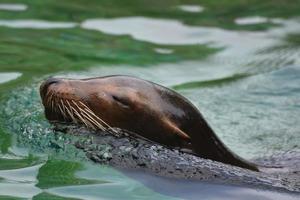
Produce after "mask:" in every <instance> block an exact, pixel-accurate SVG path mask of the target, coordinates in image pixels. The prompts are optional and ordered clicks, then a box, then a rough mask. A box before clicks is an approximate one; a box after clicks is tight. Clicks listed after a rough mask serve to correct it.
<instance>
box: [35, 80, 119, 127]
mask: <svg viewBox="0 0 300 200" xmlns="http://www.w3.org/2000/svg"><path fill="white" fill-rule="evenodd" d="M67 81H68V80H63V79H57V78H49V79H47V80H46V81H45V82H43V83H42V84H41V86H40V96H41V99H42V103H43V105H44V108H45V115H46V118H47V119H48V120H49V121H50V122H51V123H55V122H60V123H61V122H64V123H74V124H82V125H85V126H86V127H87V128H91V129H93V130H97V129H100V130H102V131H109V130H114V129H113V128H112V127H111V126H110V125H109V124H108V123H107V122H105V121H104V120H103V119H101V118H100V117H99V116H98V115H96V114H95V113H94V112H93V111H92V109H90V108H89V106H88V104H87V103H85V102H84V101H83V100H82V99H81V98H79V97H78V96H76V95H75V94H74V88H71V87H70V86H69V85H68V88H67V89H68V90H67V89H66V84H64V85H63V86H59V84H63V83H66V82H67ZM68 91H69V92H68ZM70 91H71V92H70Z"/></svg>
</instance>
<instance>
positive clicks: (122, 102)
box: [112, 95, 130, 108]
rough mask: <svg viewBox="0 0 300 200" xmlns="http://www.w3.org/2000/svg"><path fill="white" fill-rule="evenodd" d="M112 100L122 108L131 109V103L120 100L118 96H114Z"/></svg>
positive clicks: (123, 99)
mask: <svg viewBox="0 0 300 200" xmlns="http://www.w3.org/2000/svg"><path fill="white" fill-rule="evenodd" d="M112 98H113V99H114V100H115V101H116V102H117V103H118V104H120V105H121V106H123V107H125V108H130V102H129V101H128V100H127V99H125V98H120V97H118V96H115V95H112Z"/></svg>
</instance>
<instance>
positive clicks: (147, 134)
mask: <svg viewBox="0 0 300 200" xmlns="http://www.w3.org/2000/svg"><path fill="white" fill-rule="evenodd" d="M40 95H41V98H42V103H43V105H44V107H45V115H46V118H47V119H48V120H49V121H50V122H55V121H59V122H73V123H81V124H84V125H85V126H87V127H89V128H92V129H101V130H108V129H109V130H114V129H113V127H118V128H121V129H124V130H128V131H130V132H132V133H135V134H137V135H140V136H142V137H144V138H146V139H149V140H151V141H154V142H157V143H160V144H163V145H166V146H168V147H171V148H180V149H185V150H188V151H190V152H191V153H193V154H196V155H198V156H199V157H202V158H206V159H211V160H215V161H219V162H223V163H227V164H231V165H235V166H239V167H242V168H247V169H250V170H254V171H258V167H257V166H256V165H254V164H252V163H250V162H248V161H246V160H244V159H242V158H240V157H239V156H237V155H236V154H234V153H233V152H231V151H230V150H229V149H228V148H227V147H226V146H225V145H224V144H223V143H222V142H221V140H220V139H219V138H218V137H217V135H216V134H215V133H214V131H213V130H212V129H211V128H210V126H209V125H208V123H207V122H206V121H205V120H204V118H203V116H202V115H201V113H200V112H199V110H198V109H197V108H196V107H195V106H194V105H193V104H192V103H191V102H190V101H188V100H187V99H186V98H185V97H183V96H182V95H180V94H178V93H176V92H175V91H173V90H171V89H168V88H166V87H163V86H161V85H158V84H156V83H153V82H150V81H146V80H142V79H139V78H136V77H131V76H121V75H114V76H105V77H97V78H90V79H79V80H76V79H59V78H49V79H48V80H46V81H44V82H43V83H42V84H41V86H40Z"/></svg>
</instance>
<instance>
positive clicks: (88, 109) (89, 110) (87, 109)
mask: <svg viewBox="0 0 300 200" xmlns="http://www.w3.org/2000/svg"><path fill="white" fill-rule="evenodd" d="M79 103H80V104H81V105H82V106H84V107H85V108H86V109H85V110H86V111H87V112H89V113H90V114H91V115H93V116H94V117H95V118H96V119H98V120H99V121H101V122H102V123H103V124H104V125H106V126H107V127H108V128H109V129H111V130H112V131H114V132H116V133H117V131H116V130H114V129H113V128H112V127H111V126H110V125H108V124H107V123H106V122H105V121H104V120H102V119H101V118H100V117H98V116H97V115H96V114H95V113H94V112H93V111H91V109H90V108H89V107H87V106H86V105H85V104H84V103H82V102H81V101H79ZM75 104H76V103H75ZM76 105H77V104H76Z"/></svg>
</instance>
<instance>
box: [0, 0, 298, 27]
mask: <svg viewBox="0 0 300 200" xmlns="http://www.w3.org/2000/svg"><path fill="white" fill-rule="evenodd" d="M10 3H23V4H25V5H27V6H28V9H27V10H26V11H23V12H18V13H17V14H16V12H11V11H2V12H1V13H0V18H2V19H32V18H39V19H45V20H52V21H56V20H60V21H76V22H80V21H82V20H85V19H88V18H100V17H101V18H112V17H127V16H147V17H158V18H168V19H178V20H181V21H182V22H184V23H186V24H190V25H202V26H203V25H204V26H218V27H223V28H226V29H242V30H262V29H267V28H269V27H270V26H272V23H265V24H263V25H262V24H258V25H257V24H254V25H248V26H239V25H236V24H235V22H234V20H235V19H236V18H238V17H248V16H257V15H259V16H264V17H283V18H288V17H295V16H298V15H299V12H300V8H299V4H300V2H299V0H287V1H284V2H283V1H281V0H266V1H263V2H261V1H259V0H253V1H244V0H236V1H231V0H222V1H210V0H183V1H177V0H168V1H151V2H150V1H149V2H148V1H143V0H134V1H132V0H130V1H129V0H125V1H118V0H112V1H106V0H102V1H97V0H91V1H89V5H88V6H86V1H84V0H76V1H71V0H63V1H51V0H45V1H43V3H40V1H38V0H12V1H10ZM188 4H191V5H193V6H194V7H195V6H198V7H203V8H205V9H204V10H203V11H202V12H186V10H182V9H178V8H179V7H180V6H182V5H188ZM41 10H43V12H39V11H41Z"/></svg>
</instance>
